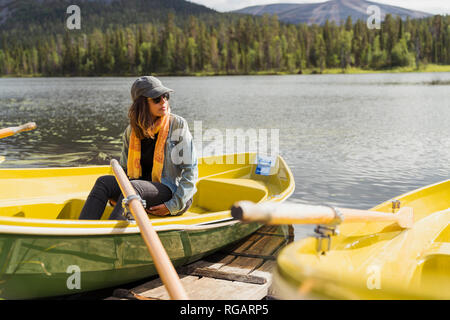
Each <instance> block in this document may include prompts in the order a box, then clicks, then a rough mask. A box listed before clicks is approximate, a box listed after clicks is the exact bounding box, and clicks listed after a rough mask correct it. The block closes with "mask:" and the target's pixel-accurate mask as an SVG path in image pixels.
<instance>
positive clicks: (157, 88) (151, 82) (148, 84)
mask: <svg viewBox="0 0 450 320" xmlns="http://www.w3.org/2000/svg"><path fill="white" fill-rule="evenodd" d="M168 92H173V90H172V89H169V88H166V87H164V86H163V85H162V83H161V81H160V80H159V79H157V78H155V77H152V76H142V77H140V78H138V79H137V80H136V81H135V82H134V83H133V85H132V86H131V99H133V101H134V100H136V98H138V97H139V96H144V97H148V98H157V97H159V96H161V95H163V94H164V93H168Z"/></svg>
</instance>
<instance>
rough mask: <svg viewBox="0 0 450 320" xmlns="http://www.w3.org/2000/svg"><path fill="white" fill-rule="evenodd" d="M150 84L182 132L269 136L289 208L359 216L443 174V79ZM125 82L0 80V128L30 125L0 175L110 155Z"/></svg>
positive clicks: (448, 138)
mask: <svg viewBox="0 0 450 320" xmlns="http://www.w3.org/2000/svg"><path fill="white" fill-rule="evenodd" d="M161 79H162V80H163V83H164V84H165V85H167V86H168V87H170V88H173V89H174V90H175V94H173V95H172V96H171V106H172V112H173V113H176V114H179V115H181V116H183V117H184V118H185V119H186V120H187V121H188V122H189V125H190V127H191V132H193V126H194V121H202V129H203V132H204V131H205V130H208V129H212V128H215V129H218V130H221V131H222V132H225V130H226V129H236V128H242V129H245V130H246V129H248V128H252V129H255V130H258V129H269V132H270V129H279V151H280V154H281V155H282V156H283V157H284V159H285V160H286V161H287V163H288V164H289V166H290V167H291V169H292V171H293V174H294V176H295V181H296V189H295V192H294V194H293V195H292V197H291V198H290V200H291V201H294V202H300V203H310V204H322V203H327V204H331V205H336V206H342V207H352V208H362V209H366V208H370V207H372V206H374V205H376V204H378V203H381V202H383V201H385V200H388V199H390V198H392V197H394V196H396V195H399V194H402V193H404V192H407V191H410V190H413V189H415V188H418V187H421V186H425V185H428V184H431V183H435V182H438V181H441V180H444V179H448V178H449V173H450V90H449V89H450V86H449V83H450V73H417V74H416V73H405V74H365V75H290V76H221V77H164V78H161ZM134 80H135V78H36V79H0V128H3V127H8V126H15V125H18V124H22V123H25V122H28V121H35V122H36V123H37V125H38V128H37V129H36V130H34V131H31V132H25V133H21V134H18V135H16V136H12V137H9V138H5V139H2V140H0V155H2V156H5V158H6V160H5V161H4V162H3V163H1V164H0V167H1V168H12V167H50V166H86V165H100V164H108V163H109V160H108V159H109V157H114V158H118V157H119V153H120V147H121V143H120V136H121V134H122V132H123V130H124V129H125V127H126V125H127V110H128V107H129V104H130V102H131V100H130V99H131V98H130V93H129V91H130V87H131V84H132V83H133V81H134ZM205 144H206V143H204V145H205ZM305 230H307V229H305V228H296V234H297V235H298V236H299V235H301V234H303V233H304V232H305Z"/></svg>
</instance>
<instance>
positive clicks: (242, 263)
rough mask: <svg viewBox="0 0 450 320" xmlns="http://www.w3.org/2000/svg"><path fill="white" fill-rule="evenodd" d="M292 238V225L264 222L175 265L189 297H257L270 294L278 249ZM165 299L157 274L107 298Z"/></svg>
mask: <svg viewBox="0 0 450 320" xmlns="http://www.w3.org/2000/svg"><path fill="white" fill-rule="evenodd" d="M293 238H294V233H293V228H292V226H264V227H262V228H261V229H259V230H258V231H257V232H255V233H253V234H252V235H251V236H249V237H247V238H246V239H244V240H242V241H240V242H238V243H235V244H233V245H230V246H228V247H226V248H224V249H222V250H220V251H218V252H217V253H214V254H212V255H210V256H208V257H205V258H204V259H202V260H199V261H197V262H194V263H191V264H188V265H186V266H183V267H180V268H178V269H177V272H178V274H179V276H180V279H181V282H182V284H183V285H184V288H185V290H186V292H187V294H188V296H189V298H190V299H194V300H261V299H264V298H270V297H272V296H273V291H272V288H271V284H272V269H273V268H274V267H275V264H276V262H275V260H276V256H277V254H278V252H279V251H280V250H281V249H282V248H283V247H284V246H285V245H286V244H288V243H290V242H292V241H293ZM118 299H120V300H129V299H133V300H135V299H138V300H167V299H169V294H168V293H167V291H166V289H165V287H164V285H163V284H162V281H161V279H160V278H157V279H154V280H152V281H149V282H146V283H143V284H142V285H139V286H137V287H135V288H133V289H120V288H119V289H116V290H114V292H113V296H112V297H109V298H107V300H118Z"/></svg>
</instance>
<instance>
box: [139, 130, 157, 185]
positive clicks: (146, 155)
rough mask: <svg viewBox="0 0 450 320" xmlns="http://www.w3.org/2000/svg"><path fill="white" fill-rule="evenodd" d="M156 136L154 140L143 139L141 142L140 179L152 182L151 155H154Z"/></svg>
mask: <svg viewBox="0 0 450 320" xmlns="http://www.w3.org/2000/svg"><path fill="white" fill-rule="evenodd" d="M157 138H158V134H155V139H152V138H144V139H142V140H141V168H142V179H143V180H148V181H152V169H153V155H154V154H155V145H156V139H157Z"/></svg>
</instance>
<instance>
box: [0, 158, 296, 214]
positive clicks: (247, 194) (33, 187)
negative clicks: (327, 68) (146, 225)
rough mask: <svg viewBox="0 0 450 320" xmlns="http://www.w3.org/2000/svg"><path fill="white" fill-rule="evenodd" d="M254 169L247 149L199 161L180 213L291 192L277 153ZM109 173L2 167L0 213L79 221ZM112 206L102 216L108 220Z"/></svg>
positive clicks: (211, 209)
mask: <svg viewBox="0 0 450 320" xmlns="http://www.w3.org/2000/svg"><path fill="white" fill-rule="evenodd" d="M256 167H257V163H256V158H255V154H249V153H245V154H234V155H222V156H213V157H206V158H201V159H199V179H198V181H197V184H196V187H197V192H196V194H195V195H194V197H193V203H192V205H191V207H190V208H189V209H188V210H187V211H186V212H185V213H183V214H182V215H180V217H194V216H199V215H205V214H208V213H217V212H222V211H227V210H229V209H230V207H231V206H232V205H233V203H234V202H236V201H240V200H251V201H254V202H260V201H265V200H270V199H275V200H278V199H279V200H282V199H283V198H286V197H287V196H288V195H290V193H292V191H293V187H294V181H293V177H292V173H291V172H290V170H289V168H288V167H287V165H286V163H285V162H284V161H283V159H282V158H281V157H278V158H276V163H275V164H274V165H273V166H272V167H271V168H270V172H269V174H268V175H260V174H257V173H256V172H255V171H256ZM108 174H113V173H112V170H111V168H110V167H109V166H96V167H79V168H42V169H40V168H31V169H1V170H0V190H1V192H0V217H1V216H7V217H20V218H39V219H72V220H73V219H78V217H79V214H80V212H81V209H82V207H83V205H84V203H85V200H86V198H87V196H88V194H89V192H90V190H91V189H92V187H93V185H94V183H95V181H96V179H97V178H98V177H99V176H102V175H108ZM112 204H113V202H110V203H109V204H108V205H107V206H106V208H105V211H104V213H103V215H102V218H101V220H108V218H109V215H110V213H111V211H112V209H113V206H112ZM149 217H150V218H151V219H164V218H165V217H156V216H151V215H149Z"/></svg>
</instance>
